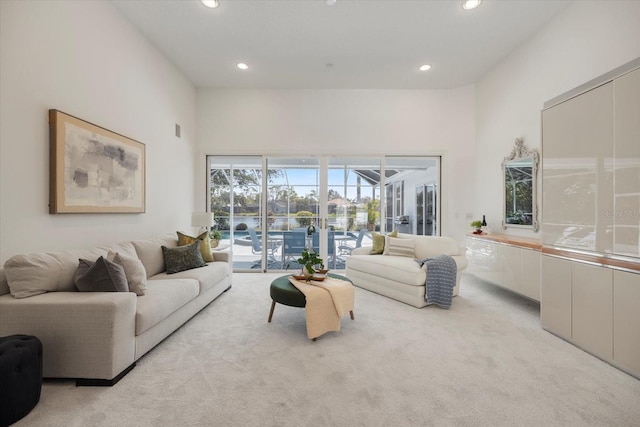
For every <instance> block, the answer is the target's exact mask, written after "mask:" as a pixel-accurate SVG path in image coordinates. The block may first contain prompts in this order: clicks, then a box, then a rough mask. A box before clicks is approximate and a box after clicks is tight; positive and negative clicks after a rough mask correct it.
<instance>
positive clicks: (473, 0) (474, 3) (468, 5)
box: [462, 0, 482, 10]
mask: <svg viewBox="0 0 640 427" xmlns="http://www.w3.org/2000/svg"><path fill="white" fill-rule="evenodd" d="M480 3H482V0H466V1H465V2H464V4H463V5H462V8H463V9H464V10H471V9H475V8H476V7H478V6H480Z"/></svg>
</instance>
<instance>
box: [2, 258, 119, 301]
mask: <svg viewBox="0 0 640 427" xmlns="http://www.w3.org/2000/svg"><path fill="white" fill-rule="evenodd" d="M105 255H107V252H106V250H104V249H100V248H96V249H90V250H76V251H62V252H53V253H38V254H27V255H15V256H13V257H11V258H9V259H8V260H7V262H5V264H4V269H5V274H6V276H7V284H8V285H9V290H10V291H11V294H12V295H13V296H14V297H15V298H26V297H30V296H33V295H39V294H43V293H45V292H76V291H77V289H76V287H75V285H74V284H73V277H74V276H75V274H76V270H77V269H78V259H80V258H84V259H96V258H98V257H100V256H105Z"/></svg>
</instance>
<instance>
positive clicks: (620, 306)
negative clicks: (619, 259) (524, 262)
mask: <svg viewBox="0 0 640 427" xmlns="http://www.w3.org/2000/svg"><path fill="white" fill-rule="evenodd" d="M542 251H543V253H542V258H541V301H540V320H541V322H542V327H543V328H544V329H545V330H547V331H549V332H551V333H553V334H555V335H558V336H559V337H561V338H564V339H565V340H567V341H569V342H571V343H572V344H575V345H577V346H578V347H580V348H581V349H583V350H585V351H587V352H589V353H591V354H593V355H594V356H597V357H598V358H600V359H602V360H604V361H606V362H608V363H610V364H612V365H614V366H616V367H618V368H620V369H622V370H623V371H625V372H627V373H629V374H631V375H633V376H635V377H638V378H640V332H639V329H638V327H640V309H638V302H639V301H640V272H633V271H624V270H622V269H620V268H624V267H625V266H624V265H606V264H604V265H597V263H596V262H597V260H596V259H595V258H591V259H586V258H587V257H586V256H584V258H585V259H569V258H566V257H564V255H566V254H562V255H560V256H559V255H557V254H556V253H555V252H554V253H553V254H547V253H545V252H551V251H550V250H548V249H545V248H543V249H542ZM602 261H603V260H600V262H602Z"/></svg>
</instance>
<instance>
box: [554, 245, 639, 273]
mask: <svg viewBox="0 0 640 427" xmlns="http://www.w3.org/2000/svg"><path fill="white" fill-rule="evenodd" d="M542 253H543V254H545V255H553V256H556V257H560V258H566V259H570V260H573V261H584V262H588V263H593V264H599V265H603V266H606V267H611V268H615V269H620V270H628V271H631V272H634V273H635V272H637V273H640V262H635V261H632V260H627V259H624V258H612V257H609V256H603V255H598V254H589V253H581V252H573V251H571V250H562V249H558V248H552V247H549V246H545V247H544V248H542Z"/></svg>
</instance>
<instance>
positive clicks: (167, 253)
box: [162, 240, 206, 274]
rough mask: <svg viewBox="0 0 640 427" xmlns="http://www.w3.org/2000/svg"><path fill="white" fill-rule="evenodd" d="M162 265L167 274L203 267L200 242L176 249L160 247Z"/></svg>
mask: <svg viewBox="0 0 640 427" xmlns="http://www.w3.org/2000/svg"><path fill="white" fill-rule="evenodd" d="M162 255H163V256H164V265H165V270H166V272H167V274H173V273H178V272H180V271H185V270H191V269H192V268H198V267H204V266H205V265H206V263H205V262H204V259H203V258H202V253H201V252H200V240H196V241H195V242H193V243H190V244H188V245H184V246H178V247H176V248H168V247H166V246H162Z"/></svg>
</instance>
